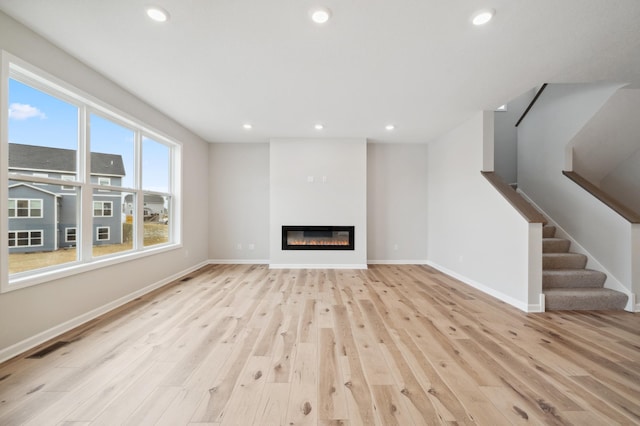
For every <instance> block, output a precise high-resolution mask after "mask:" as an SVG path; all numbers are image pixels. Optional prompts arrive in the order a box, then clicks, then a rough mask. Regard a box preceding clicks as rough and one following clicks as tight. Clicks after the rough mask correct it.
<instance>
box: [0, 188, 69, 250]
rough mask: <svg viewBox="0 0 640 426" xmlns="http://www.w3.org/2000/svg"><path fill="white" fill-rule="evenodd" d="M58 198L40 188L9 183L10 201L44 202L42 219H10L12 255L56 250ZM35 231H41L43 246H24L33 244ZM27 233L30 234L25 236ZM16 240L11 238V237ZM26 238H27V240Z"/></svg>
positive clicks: (10, 248)
mask: <svg viewBox="0 0 640 426" xmlns="http://www.w3.org/2000/svg"><path fill="white" fill-rule="evenodd" d="M57 198H58V197H57V196H56V195H55V194H51V193H49V192H46V191H44V190H42V189H40V188H35V187H32V186H30V185H25V184H21V183H16V182H10V183H9V199H10V200H11V199H16V200H42V209H41V210H42V217H10V218H9V237H10V238H9V241H10V247H9V251H10V252H11V253H33V252H40V251H51V250H55V249H56V248H57V247H56V243H57V238H58V229H57V226H56V216H57V212H58V203H57ZM34 231H36V232H37V231H41V232H42V234H41V245H35V246H23V245H22V244H24V243H29V242H31V239H32V237H33V236H34V235H35V234H33V232H34ZM25 233H28V234H27V235H25ZM12 236H13V237H14V238H11V237H12ZM25 237H26V238H25ZM12 242H13V244H12Z"/></svg>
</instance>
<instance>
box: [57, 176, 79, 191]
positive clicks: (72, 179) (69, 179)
mask: <svg viewBox="0 0 640 426" xmlns="http://www.w3.org/2000/svg"><path fill="white" fill-rule="evenodd" d="M60 179H61V180H64V181H67V182H75V180H76V177H75V176H70V175H62V176H60ZM60 189H64V190H66V191H71V190H74V189H76V187H75V186H71V185H62V186H60Z"/></svg>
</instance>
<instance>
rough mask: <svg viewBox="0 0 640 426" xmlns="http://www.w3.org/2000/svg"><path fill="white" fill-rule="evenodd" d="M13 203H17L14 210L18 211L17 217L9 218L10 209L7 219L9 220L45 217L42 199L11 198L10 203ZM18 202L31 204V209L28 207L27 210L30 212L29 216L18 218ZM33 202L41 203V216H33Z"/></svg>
mask: <svg viewBox="0 0 640 426" xmlns="http://www.w3.org/2000/svg"><path fill="white" fill-rule="evenodd" d="M11 201H15V203H16V204H15V208H14V210H15V211H16V213H15V214H16V215H15V216H9V209H7V217H8V218H9V219H42V218H43V217H44V200H43V199H42V198H9V202H11ZM18 201H27V202H28V203H29V207H27V210H28V212H29V215H28V216H18ZM32 201H40V216H31V210H32V208H31V202H32Z"/></svg>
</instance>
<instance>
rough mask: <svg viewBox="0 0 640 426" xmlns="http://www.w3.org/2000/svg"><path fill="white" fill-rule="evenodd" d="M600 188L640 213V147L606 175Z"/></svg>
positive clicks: (639, 137) (639, 139)
mask: <svg viewBox="0 0 640 426" xmlns="http://www.w3.org/2000/svg"><path fill="white" fill-rule="evenodd" d="M639 121H640V120H639ZM638 135H639V136H638V141H640V133H639V134H638ZM600 188H601V189H603V190H604V191H605V192H606V193H608V194H609V195H611V196H612V197H614V198H615V199H617V200H618V201H620V202H621V203H623V204H625V205H626V206H628V207H630V208H632V209H633V210H635V211H636V212H638V213H639V214H640V149H638V150H637V151H636V152H635V153H634V154H632V155H631V156H629V157H628V158H626V159H625V160H624V161H622V162H621V163H620V164H618V166H617V167H616V168H615V169H614V170H613V171H612V172H611V173H609V174H608V175H606V176H605V177H604V178H603V179H602V180H601V181H600Z"/></svg>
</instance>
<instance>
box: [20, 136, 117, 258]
mask: <svg viewBox="0 0 640 426" xmlns="http://www.w3.org/2000/svg"><path fill="white" fill-rule="evenodd" d="M75 156H76V151H74V150H70V149H60V148H49V147H42V146H34V145H22V144H15V143H10V144H9V173H20V174H21V175H32V176H39V177H50V178H55V179H61V180H69V181H74V180H75V179H76V158H75ZM124 176H125V170H124V164H123V162H122V157H121V156H120V155H116V154H102V153H91V182H92V183H97V184H100V185H108V186H120V185H121V184H122V178H123V177H124ZM76 199H77V194H76V189H75V187H73V186H64V185H62V186H61V185H52V184H43V183H25V182H23V181H12V180H9V252H10V253H25V252H37V251H52V250H57V249H59V248H64V247H74V246H75V245H76V243H77V241H76V234H77V217H76V216H77V213H76V212H77V208H76ZM121 199H122V197H121V195H120V194H113V193H110V192H108V191H104V193H103V192H102V191H100V190H98V191H96V192H95V193H94V194H93V244H94V245H102V244H120V243H122V220H121V217H120V214H119V212H120V211H121Z"/></svg>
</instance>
